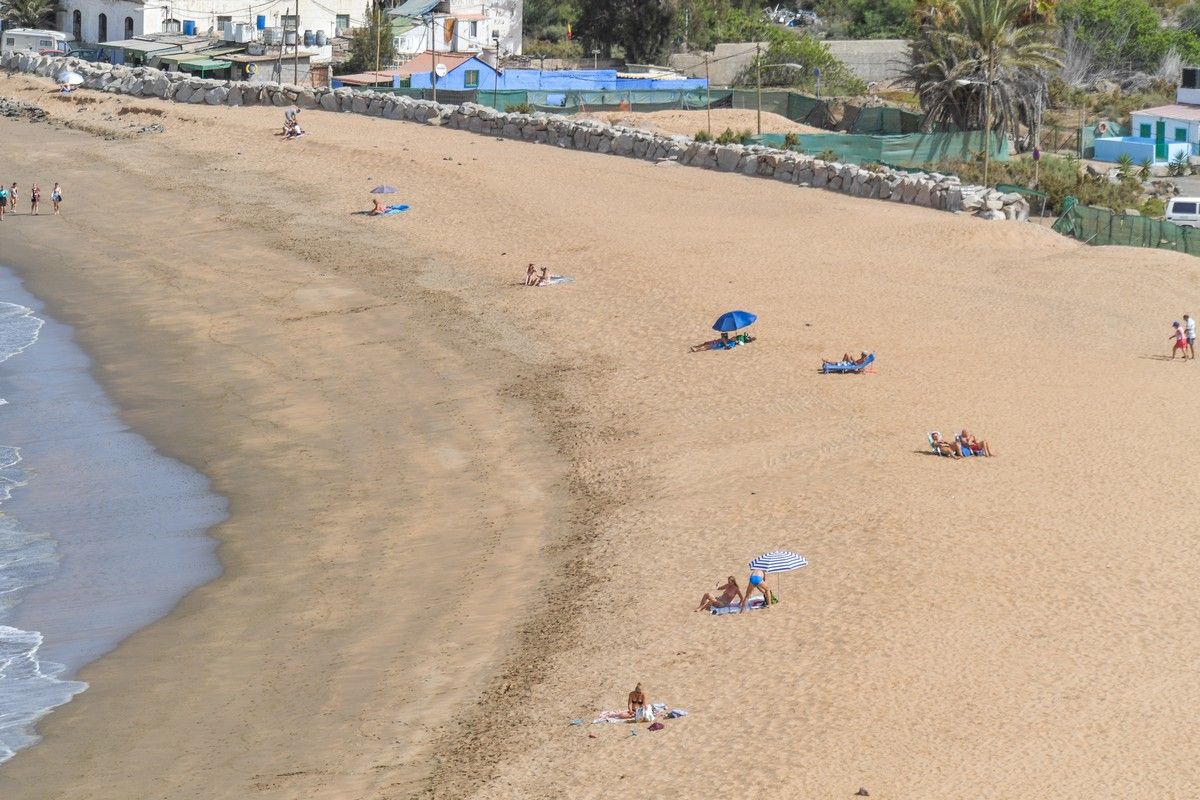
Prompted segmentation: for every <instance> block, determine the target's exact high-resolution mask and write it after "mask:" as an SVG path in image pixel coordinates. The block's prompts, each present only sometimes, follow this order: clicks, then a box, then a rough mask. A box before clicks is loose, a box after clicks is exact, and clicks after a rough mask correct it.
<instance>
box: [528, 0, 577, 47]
mask: <svg viewBox="0 0 1200 800" xmlns="http://www.w3.org/2000/svg"><path fill="white" fill-rule="evenodd" d="M523 19H524V25H525V38H526V39H529V40H532V41H547V42H562V41H565V40H566V38H567V24H568V23H570V24H571V25H572V26H574V25H575V23H576V22H578V20H579V0H525V10H524V16H523Z"/></svg>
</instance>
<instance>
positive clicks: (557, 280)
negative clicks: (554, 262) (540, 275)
mask: <svg viewBox="0 0 1200 800" xmlns="http://www.w3.org/2000/svg"><path fill="white" fill-rule="evenodd" d="M574 282H575V279H574V278H572V277H571V276H569V275H551V276H550V278H549V279H548V280H547V281H546V282H545V283H535V284H534V286H561V285H562V284H564V283H574Z"/></svg>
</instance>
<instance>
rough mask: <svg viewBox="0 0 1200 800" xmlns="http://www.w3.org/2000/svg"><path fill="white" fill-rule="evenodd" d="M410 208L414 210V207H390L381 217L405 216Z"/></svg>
mask: <svg viewBox="0 0 1200 800" xmlns="http://www.w3.org/2000/svg"><path fill="white" fill-rule="evenodd" d="M410 208H412V206H404V205H397V206H388V207H387V209H386V210H385V211H384V212H383V213H382V214H380V215H379V216H381V217H390V216H392V215H393V214H403V213H404V212H405V211H408V210H409V209H410Z"/></svg>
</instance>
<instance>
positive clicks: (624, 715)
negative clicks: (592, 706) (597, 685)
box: [592, 711, 633, 725]
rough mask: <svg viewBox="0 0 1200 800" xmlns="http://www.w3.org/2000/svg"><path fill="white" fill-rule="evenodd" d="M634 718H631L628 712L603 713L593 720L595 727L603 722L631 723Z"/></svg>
mask: <svg viewBox="0 0 1200 800" xmlns="http://www.w3.org/2000/svg"><path fill="white" fill-rule="evenodd" d="M632 719H633V717H631V716H629V712H628V711H601V712H600V713H599V714H597V715H596V718H595V719H594V720H592V724H593V725H599V724H600V723H603V722H629V721H630V720H632Z"/></svg>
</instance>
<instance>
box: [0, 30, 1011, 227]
mask: <svg viewBox="0 0 1200 800" xmlns="http://www.w3.org/2000/svg"><path fill="white" fill-rule="evenodd" d="M0 68H3V69H7V70H10V71H19V72H27V73H32V74H36V75H41V76H43V77H47V78H53V77H55V76H57V75H59V74H60V73H61V72H63V71H65V70H72V71H74V72H78V73H79V74H80V75H82V76H83V79H84V80H83V87H84V88H85V89H92V90H96V91H105V92H112V93H116V94H126V95H131V96H140V97H157V98H161V99H164V100H173V101H175V102H177V103H196V104H199V103H204V104H207V105H224V106H255V105H260V106H275V107H284V106H299V107H300V108H308V109H321V110H324V111H337V112H343V113H351V114H362V115H365V116H374V117H383V118H385V119H391V120H404V121H408V122H418V123H424V124H426V125H442V126H445V127H447V128H452V129H455V130H460V131H466V132H469V133H476V134H481V135H484V136H494V137H502V138H505V139H513V140H520V141H525V142H535V143H537V144H547V145H552V146H554V147H563V148H568V149H572V150H586V151H589V152H593V153H605V154H611V155H616V156H622V157H624V158H637V159H642V160H645V161H653V162H658V163H669V164H674V163H678V164H681V165H684V166H690V167H698V168H700V169H710V170H717V171H720V172H736V173H740V174H742V175H746V176H753V177H761V178H771V179H773V180H777V181H781V182H784V183H792V184H795V185H797V186H804V187H810V188H818V189H825V190H827V191H834V192H840V193H842V194H848V195H851V196H853V197H862V198H869V199H876V200H886V201H889V202H893V203H905V204H908V205H915V206H921V207H922V208H931V209H937V210H940V211H950V212H953V213H966V214H973V215H975V216H977V217H980V218H981V219H988V220H1015V221H1025V220H1026V219H1028V218H1029V205H1028V203H1027V202H1026V201H1025V199H1024V198H1023V197H1022V196H1021V195H1019V194H1016V193H1012V194H1002V193H1000V192H997V191H995V190H993V189H987V188H985V187H982V186H969V185H966V186H964V185H963V184H962V183H961V182H960V181H959V179H958V178H956V177H954V176H950V175H941V174H939V173H936V172H916V173H909V172H904V171H901V170H896V169H892V168H890V167H883V166H859V165H855V164H840V163H837V162H826V161H822V160H820V159H818V158H813V157H812V156H807V155H802V154H800V153H796V152H793V151H790V150H776V149H773V148H769V147H759V146H742V145H733V144H725V145H722V144H715V143H711V142H696V141H693V140H692V139H690V138H688V137H686V136H666V135H663V134H659V133H651V132H649V131H643V130H639V129H636V128H630V127H626V126H621V125H605V124H603V123H600V122H594V121H588V120H572V119H567V118H566V117H563V116H559V115H556V114H544V113H534V114H509V113H503V112H500V111H497V110H496V109H494V108H491V107H489V106H482V105H477V104H475V103H464V104H462V105H457V106H449V105H442V104H439V103H434V102H432V101H429V100H414V99H413V98H411V97H404V96H399V95H393V94H389V93H386V92H372V91H366V92H358V91H353V90H351V89H346V88H341V89H313V88H310V87H303V86H294V85H291V84H284V85H280V84H277V83H246V82H241V81H215V80H207V79H204V78H195V77H192V76H190V75H186V74H182V73H179V72H161V71H159V70H155V69H149V68H147V67H133V68H129V67H124V66H114V65H111V64H94V63H91V62H88V61H80V60H78V59H73V58H61V57H51V56H39V55H34V54H30V53H20V54H16V53H12V54H8V55H5V56H3V57H2V58H0ZM9 113H11V112H9ZM43 113H44V112H43Z"/></svg>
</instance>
